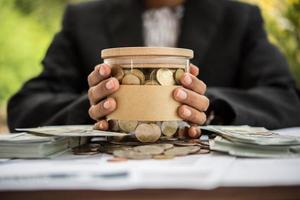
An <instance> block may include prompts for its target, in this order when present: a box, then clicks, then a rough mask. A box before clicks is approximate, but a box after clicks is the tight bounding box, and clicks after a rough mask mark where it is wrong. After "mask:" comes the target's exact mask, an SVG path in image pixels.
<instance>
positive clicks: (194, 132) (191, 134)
mask: <svg viewBox="0 0 300 200" xmlns="http://www.w3.org/2000/svg"><path fill="white" fill-rule="evenodd" d="M190 136H191V137H196V136H197V131H196V130H194V129H193V130H191V132H190Z"/></svg>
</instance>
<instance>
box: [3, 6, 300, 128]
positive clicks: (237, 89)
mask: <svg viewBox="0 0 300 200" xmlns="http://www.w3.org/2000/svg"><path fill="white" fill-rule="evenodd" d="M141 2H142V1H141V0H104V1H95V2H89V3H83V4H79V5H70V6H68V7H67V9H66V12H65V16H64V20H63V25H62V30H61V31H60V32H59V33H58V34H56V36H55V37H54V39H53V42H52V44H51V46H50V47H49V49H48V52H47V54H46V56H45V58H44V60H43V62H42V63H43V66H44V69H43V72H42V73H41V74H40V75H39V76H38V77H36V78H34V79H32V80H30V81H28V82H27V83H26V84H25V85H24V86H23V88H22V89H21V90H20V91H19V92H18V93H17V94H16V95H15V96H13V97H12V98H11V100H10V101H9V104H8V124H9V127H10V129H11V130H13V129H14V128H15V127H33V126H41V125H54V124H55V125H57V124H86V123H92V122H93V121H92V120H91V119H90V118H89V116H88V108H89V101H88V98H87V95H86V94H87V90H88V85H87V76H88V74H89V73H90V72H91V71H92V70H93V67H94V66H95V65H96V64H98V63H101V62H102V61H101V59H100V51H101V50H102V49H104V48H110V47H122V46H143V33H142V18H141V15H142V12H143V10H144V8H143V5H142V3H141ZM184 6H185V14H184V17H183V21H182V27H181V34H180V37H179V39H178V45H177V46H178V47H184V48H189V49H193V50H194V53H195V58H194V59H193V60H192V62H193V63H194V64H195V65H197V66H199V68H200V75H199V78H200V79H202V80H203V81H204V82H205V83H206V84H207V86H208V91H207V96H208V97H209V98H210V100H211V108H212V109H214V110H215V113H216V114H217V115H218V116H222V117H223V119H224V122H225V123H228V124H235V125H239V124H249V125H253V126H265V127H267V128H271V129H272V128H281V127H288V126H298V125H300V117H299V111H300V101H299V97H298V96H297V94H296V90H295V85H294V81H293V79H292V76H291V74H290V72H289V70H288V65H287V62H286V60H285V58H284V57H283V56H282V54H281V53H280V52H279V51H278V49H277V48H275V47H274V46H273V45H272V44H270V42H269V41H268V39H267V35H266V32H265V31H264V28H263V20H262V17H261V14H260V11H259V9H258V8H257V7H255V6H250V5H247V4H243V3H238V2H233V1H227V0H187V1H186V3H185V5H184Z"/></svg>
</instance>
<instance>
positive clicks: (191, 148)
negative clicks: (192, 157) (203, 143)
mask: <svg viewBox="0 0 300 200" xmlns="http://www.w3.org/2000/svg"><path fill="white" fill-rule="evenodd" d="M186 148H187V149H188V151H189V153H190V154H193V153H197V152H198V151H199V150H200V149H201V148H200V147H199V146H187V147H186Z"/></svg>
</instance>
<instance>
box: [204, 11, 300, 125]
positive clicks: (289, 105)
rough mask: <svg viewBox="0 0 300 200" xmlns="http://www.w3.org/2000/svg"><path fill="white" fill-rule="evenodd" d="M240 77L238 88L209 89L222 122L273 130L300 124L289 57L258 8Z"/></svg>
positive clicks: (250, 19)
mask: <svg viewBox="0 0 300 200" xmlns="http://www.w3.org/2000/svg"><path fill="white" fill-rule="evenodd" d="M237 76H238V83H237V85H238V88H219V87H215V88H214V87H213V88H209V89H208V91H207V96H208V97H209V98H210V99H211V108H210V109H211V110H214V112H215V114H216V115H217V116H218V118H223V119H224V120H222V122H225V124H233V125H243V124H248V125H252V126H264V127H267V128H269V129H277V128H282V127H290V126H299V125H300V117H299V113H300V100H299V96H298V95H297V92H296V87H295V83H294V81H293V78H292V76H291V74H290V72H289V69H288V64H287V62H286V60H285V58H284V57H283V55H282V54H281V53H280V52H279V50H278V49H277V48H276V47H275V46H273V45H272V44H271V43H270V42H269V41H268V38H267V35H266V32H265V30H264V27H263V20H262V17H261V14H260V11H259V9H258V8H257V7H251V9H250V14H249V17H248V24H247V31H246V33H245V36H244V39H243V43H242V58H241V62H240V66H239V71H238V72H237ZM215 123H217V122H215Z"/></svg>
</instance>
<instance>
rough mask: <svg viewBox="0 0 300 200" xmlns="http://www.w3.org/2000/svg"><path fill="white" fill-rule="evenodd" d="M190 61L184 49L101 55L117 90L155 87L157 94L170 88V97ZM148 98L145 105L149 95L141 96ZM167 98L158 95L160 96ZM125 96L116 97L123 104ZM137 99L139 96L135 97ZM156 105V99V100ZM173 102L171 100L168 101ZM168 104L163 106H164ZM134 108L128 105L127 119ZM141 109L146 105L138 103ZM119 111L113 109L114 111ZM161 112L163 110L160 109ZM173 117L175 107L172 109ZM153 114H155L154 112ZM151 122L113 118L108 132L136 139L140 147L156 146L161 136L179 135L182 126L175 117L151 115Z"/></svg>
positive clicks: (121, 50)
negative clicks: (118, 86)
mask: <svg viewBox="0 0 300 200" xmlns="http://www.w3.org/2000/svg"><path fill="white" fill-rule="evenodd" d="M192 57H193V52H192V51H191V50H188V49H177V48H162V47H159V48H154V47H137V48H134V47H132V48H115V49H107V50H103V51H102V58H104V62H105V63H107V64H109V65H110V67H111V75H112V77H115V78H116V79H117V80H118V81H119V83H120V87H123V89H128V90H130V89H131V88H130V86H139V88H138V89H141V90H143V88H144V89H145V88H146V87H153V88H154V87H155V90H157V91H159V90H160V89H161V88H162V87H170V93H171V91H172V90H173V89H175V87H179V85H181V83H180V79H181V77H182V76H183V74H184V73H185V72H186V71H188V67H189V59H190V58H192ZM141 94H142V95H148V99H149V101H151V99H152V94H151V93H149V94H148V93H147V94H145V93H141ZM160 95H161V96H163V95H169V96H170V95H171V94H166V93H165V92H162V93H161V94H160ZM125 98H129V97H126V96H123V97H121V98H120V97H119V98H118V99H117V104H118V103H119V101H123V100H124V99H125ZM137 98H139V96H137ZM157 101H159V99H158V100H157ZM170 101H175V100H170ZM167 104H169V102H165V105H167ZM136 106H138V105H128V107H127V108H126V109H128V114H127V116H128V118H130V117H131V118H134V116H132V115H133V114H132V110H134V109H135V107H136ZM140 106H142V109H140V110H146V109H148V112H147V113H149V110H150V113H151V109H152V108H151V106H150V107H149V102H140ZM118 109H120V108H119V107H117V110H116V111H118ZM160 109H161V110H163V109H166V108H165V107H164V106H162V107H161V108H160ZM172 109H173V110H174V111H172V112H174V113H176V110H177V107H174V108H172ZM156 112H157V111H156ZM152 116H154V117H152V120H143V119H139V118H138V117H136V118H135V119H134V120H132V119H131V120H128V119H124V118H123V119H118V117H114V118H111V119H109V127H110V130H111V131H115V132H125V133H132V134H134V135H135V136H136V139H137V140H138V141H140V142H143V143H149V142H156V141H157V140H158V139H159V138H160V137H161V136H166V137H169V138H170V137H174V136H178V135H180V134H183V132H184V131H185V128H186V127H185V124H186V123H183V121H182V120H180V119H179V118H178V116H176V118H174V116H170V119H168V120H161V119H160V114H159V113H153V114H152ZM174 119H175V120H174Z"/></svg>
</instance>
